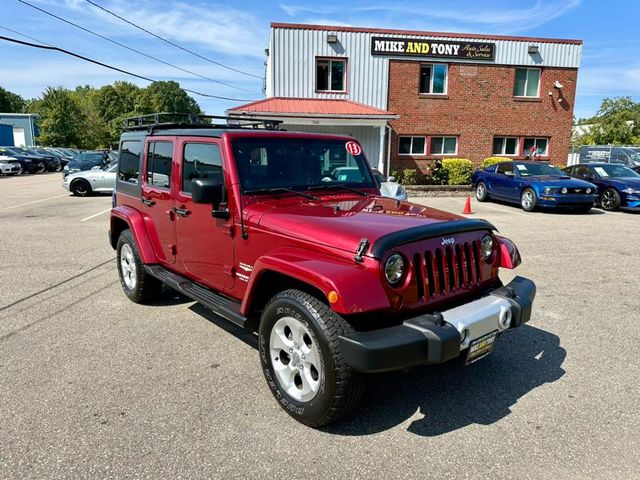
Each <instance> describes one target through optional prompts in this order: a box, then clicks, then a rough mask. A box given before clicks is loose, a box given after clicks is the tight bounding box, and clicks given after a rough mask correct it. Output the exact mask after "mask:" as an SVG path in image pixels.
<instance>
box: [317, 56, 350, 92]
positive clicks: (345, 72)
mask: <svg viewBox="0 0 640 480" xmlns="http://www.w3.org/2000/svg"><path fill="white" fill-rule="evenodd" d="M318 62H328V64H329V65H328V69H327V90H320V89H319V88H318ZM332 62H342V63H344V78H343V79H342V81H343V85H342V90H332V89H331V63H332ZM315 67H316V71H315V74H316V76H315V80H316V84H315V85H314V87H315V91H316V92H317V93H346V92H347V75H348V71H347V68H348V63H347V59H346V58H332V57H316V64H315Z"/></svg>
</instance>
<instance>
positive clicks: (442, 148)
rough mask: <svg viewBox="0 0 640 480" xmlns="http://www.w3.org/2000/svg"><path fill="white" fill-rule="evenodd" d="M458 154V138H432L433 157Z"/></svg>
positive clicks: (430, 150)
mask: <svg viewBox="0 0 640 480" xmlns="http://www.w3.org/2000/svg"><path fill="white" fill-rule="evenodd" d="M456 153H458V137H431V148H430V149H429V154H431V155H455V154H456Z"/></svg>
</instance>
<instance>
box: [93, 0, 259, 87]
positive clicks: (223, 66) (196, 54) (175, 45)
mask: <svg viewBox="0 0 640 480" xmlns="http://www.w3.org/2000/svg"><path fill="white" fill-rule="evenodd" d="M86 1H87V2H88V3H90V4H91V5H93V6H94V7H97V8H99V9H100V10H102V11H104V12H106V13H108V14H109V15H112V16H114V17H116V18H119V19H120V20H122V21H123V22H125V23H128V24H129V25H131V26H132V27H135V28H137V29H138V30H142V31H143V32H145V33H148V34H149V35H151V36H152V37H155V38H157V39H158V40H162V41H163V42H165V43H168V44H169V45H173V46H174V47H176V48H179V49H180V50H182V51H184V52H187V53H190V54H191V55H193V56H195V57H198V58H200V59H202V60H206V61H207V62H210V63H213V64H214V65H218V66H219V67H222V68H226V69H227V70H231V71H234V72H237V73H242V74H243V75H248V76H249V77H254V78H259V79H260V80H264V77H261V76H259V75H254V74H253V73H249V72H244V71H242V70H238V69H237V68H233V67H230V66H228V65H225V64H223V63H220V62H216V61H215V60H211V59H210V58H207V57H205V56H203V55H200V54H199V53H196V52H194V51H192V50H189V49H188V48H185V47H183V46H182V45H178V44H177V43H174V42H172V41H171V40H167V39H166V38H164V37H161V36H160V35H158V34H156V33H153V32H151V31H149V30H147V29H146V28H144V27H141V26H140V25H138V24H136V23H133V22H132V21H131V20H127V19H126V18H124V17H122V16H120V15H118V14H117V13H115V12H112V11H111V10H109V9H108V8H105V7H103V6H102V5H98V4H97V3H96V2H93V1H92V0H86Z"/></svg>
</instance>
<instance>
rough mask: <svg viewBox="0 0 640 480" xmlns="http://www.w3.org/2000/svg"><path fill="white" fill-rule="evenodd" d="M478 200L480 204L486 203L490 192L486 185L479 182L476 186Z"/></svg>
mask: <svg viewBox="0 0 640 480" xmlns="http://www.w3.org/2000/svg"><path fill="white" fill-rule="evenodd" d="M476 200H478V201H479V202H486V201H487V200H489V191H488V190H487V184H486V183H484V182H478V184H477V185H476Z"/></svg>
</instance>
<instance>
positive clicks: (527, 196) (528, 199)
mask: <svg viewBox="0 0 640 480" xmlns="http://www.w3.org/2000/svg"><path fill="white" fill-rule="evenodd" d="M532 205H533V193H531V192H524V193H523V194H522V206H523V207H524V208H531V206H532Z"/></svg>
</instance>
